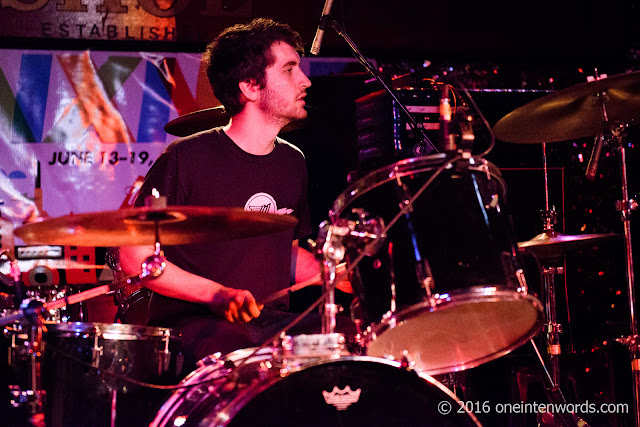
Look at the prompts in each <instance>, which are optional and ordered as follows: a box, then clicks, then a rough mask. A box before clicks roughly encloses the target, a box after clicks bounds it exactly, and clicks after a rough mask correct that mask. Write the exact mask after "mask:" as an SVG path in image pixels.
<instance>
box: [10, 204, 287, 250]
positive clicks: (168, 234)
mask: <svg viewBox="0 0 640 427" xmlns="http://www.w3.org/2000/svg"><path fill="white" fill-rule="evenodd" d="M296 223H297V219H296V218H295V217H292V216H288V215H276V214H268V213H262V212H247V211H245V210H244V209H242V208H221V207H203V206H169V207H167V208H147V207H144V208H132V209H121V210H117V211H106V212H95V213H86V214H73V215H66V216H62V217H58V218H53V219H50V220H45V221H41V222H36V223H32V224H26V225H23V226H22V227H19V228H17V229H16V230H15V232H14V233H15V235H16V236H17V237H19V238H21V239H22V240H23V241H24V242H26V243H27V244H49V245H71V246H137V245H151V244H153V243H155V241H156V237H155V226H156V224H157V226H158V231H159V238H160V242H161V243H162V244H164V245H180V244H187V243H199V242H212V241H220V240H230V239H240V238H245V237H254V236H260V235H264V234H271V233H276V232H279V231H284V230H287V229H289V228H292V227H294V226H295V225H296Z"/></svg>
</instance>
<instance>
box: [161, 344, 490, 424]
mask: <svg viewBox="0 0 640 427" xmlns="http://www.w3.org/2000/svg"><path fill="white" fill-rule="evenodd" d="M260 366H262V367H264V363H262V364H260ZM254 368H255V370H254V373H255V378H254V382H253V383H251V382H248V384H250V385H249V387H248V388H245V387H244V384H240V383H244V381H240V382H237V381H236V382H234V381H232V380H229V381H227V382H226V383H225V384H224V385H222V386H218V387H216V390H212V387H210V388H209V389H208V391H207V393H208V394H209V396H208V398H205V399H201V400H200V405H196V406H195V407H194V406H191V410H190V411H189V413H188V414H187V413H182V414H181V411H180V408H176V409H177V410H176V411H174V413H173V416H172V417H170V419H166V418H165V420H166V421H168V424H166V425H178V424H180V425H185V426H196V425H197V426H211V425H215V426H229V427H246V426H252V425H261V426H279V427H287V426H298V427H299V426H309V427H310V426H318V427H320V426H322V427H326V426H363V427H364V426H366V427H369V426H372V425H388V426H407V425H413V426H416V425H425V426H478V425H480V424H479V422H478V421H477V419H476V418H475V416H474V415H473V414H471V413H469V412H467V411H466V410H465V408H464V407H462V406H461V405H460V403H458V402H459V400H458V399H457V398H456V397H455V396H454V395H453V394H452V393H451V392H450V391H449V390H448V389H447V388H446V387H444V386H443V385H442V384H440V383H439V382H437V381H436V380H434V379H433V378H431V377H429V376H426V375H423V376H419V375H418V374H417V373H415V372H414V371H408V370H405V369H401V368H400V367H399V364H398V363H397V362H393V361H389V360H384V359H376V358H371V357H345V358H342V359H337V360H330V361H323V362H319V363H315V364H312V365H303V366H302V368H300V369H299V370H296V371H294V372H289V373H288V374H284V376H281V375H280V374H277V372H278V371H279V370H275V371H272V372H274V373H275V375H274V376H273V377H271V378H268V379H263V380H261V381H260V380H258V379H257V377H258V376H259V375H258V372H257V371H258V370H260V367H259V366H255V367H254ZM279 372H282V371H279ZM262 374H264V372H263V373H262ZM232 376H233V374H231V375H230V377H232ZM241 376H243V375H241ZM194 379H195V377H194ZM228 389H234V390H235V391H234V393H235V394H234V395H233V396H226V397H225V392H224V391H225V390H228ZM190 393H191V394H193V393H197V392H196V391H191V392H187V394H186V395H188V394H190ZM232 394H233V393H232ZM186 398H187V399H189V396H187V397H186ZM205 402H206V404H204V405H203V403H205ZM176 421H177V422H178V424H176Z"/></svg>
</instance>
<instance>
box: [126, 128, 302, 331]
mask: <svg viewBox="0 0 640 427" xmlns="http://www.w3.org/2000/svg"><path fill="white" fill-rule="evenodd" d="M153 188H156V189H157V190H158V191H159V193H160V195H161V196H166V197H167V204H168V205H169V206H177V205H190V206H218V207H241V208H244V209H245V210H246V211H260V212H267V213H277V214H283V215H294V216H295V217H296V218H297V219H298V224H297V226H296V227H295V229H290V230H287V231H283V232H279V233H273V234H267V235H264V236H258V237H251V238H244V239H237V240H228V241H219V242H203V243H198V244H189V245H179V246H178V245H176V246H163V250H164V253H165V255H166V256H167V259H168V260H169V261H171V262H173V263H174V264H176V265H177V266H179V267H181V268H183V269H184V270H187V271H189V272H191V273H195V274H197V275H199V276H203V277H206V278H208V279H212V280H215V281H216V282H219V283H221V284H222V285H224V286H228V287H232V288H237V289H248V290H249V291H251V293H252V294H253V295H254V296H255V298H256V299H257V300H258V301H259V300H260V299H262V298H264V297H266V296H267V295H270V294H271V293H273V292H276V291H278V290H280V289H283V288H284V287H286V286H288V285H289V279H290V268H291V242H292V241H293V240H294V239H297V238H301V237H304V236H306V235H308V234H309V233H310V232H311V227H310V218H309V208H308V203H307V168H306V164H305V159H304V156H303V154H302V152H301V151H300V150H299V149H297V148H296V147H294V146H293V145H291V144H289V143H287V142H286V141H284V140H282V139H280V138H278V139H277V140H276V142H275V146H274V149H273V151H272V152H271V153H269V154H266V155H263V156H256V155H252V154H249V153H247V152H245V151H243V150H242V149H241V148H240V147H238V146H237V145H236V144H235V143H234V142H233V141H232V140H231V139H230V138H229V137H228V136H227V135H226V134H225V133H224V131H223V130H222V128H215V129H212V130H210V131H205V132H200V133H198V134H195V135H192V136H190V137H187V138H183V139H178V140H176V141H174V142H173V143H171V144H170V145H169V146H168V147H167V149H166V150H165V152H164V153H163V154H162V155H161V156H160V157H159V158H158V159H157V160H156V162H155V163H154V165H153V166H152V168H151V169H150V170H149V173H148V174H147V176H146V178H145V182H144V184H143V186H142V188H141V189H140V193H139V194H138V197H137V199H136V203H135V204H136V206H144V198H145V197H146V196H148V195H150V194H151V191H152V189H153ZM160 242H161V243H162V230H160ZM184 286H189V284H188V283H185V284H184ZM286 305H287V302H286V301H282V300H281V301H280V302H279V307H281V308H284V307H286ZM204 312H207V310H206V308H205V307H204V306H201V305H198V304H193V303H188V302H186V301H180V300H177V299H174V298H168V297H164V296H161V295H159V294H156V293H154V294H153V296H152V298H151V302H150V304H149V323H150V324H155V325H162V324H165V325H167V326H170V324H171V323H174V322H175V321H176V320H178V319H177V318H176V317H181V316H184V315H196V314H202V313H204Z"/></svg>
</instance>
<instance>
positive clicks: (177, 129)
mask: <svg viewBox="0 0 640 427" xmlns="http://www.w3.org/2000/svg"><path fill="white" fill-rule="evenodd" d="M306 122H307V119H301V120H296V121H294V122H291V123H289V124H288V125H286V126H285V127H284V128H282V130H281V131H280V133H286V132H291V131H294V130H298V129H302V128H303V127H304V126H305V125H306ZM227 123H229V115H228V114H227V112H226V111H225V109H224V107H223V106H222V105H220V106H218V107H213V108H206V109H204V110H199V111H194V112H192V113H189V114H185V115H183V116H180V117H178V118H175V119H173V120H171V121H170V122H169V123H167V124H166V125H164V130H165V131H166V132H167V133H169V134H171V135H175V136H189V135H193V134H194V133H197V132H202V131H203V130H209V129H213V128H214V127H217V126H224V125H226V124H227Z"/></svg>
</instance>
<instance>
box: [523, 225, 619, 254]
mask: <svg viewBox="0 0 640 427" xmlns="http://www.w3.org/2000/svg"><path fill="white" fill-rule="evenodd" d="M618 237H620V235H618V234H613V233H611V234H578V235H575V236H571V235H568V234H562V233H558V232H557V231H553V230H547V231H545V232H543V233H541V234H538V235H537V236H536V237H534V238H533V239H531V240H527V241H526V242H518V247H519V248H521V249H527V250H529V251H531V252H533V254H534V255H536V256H537V257H538V258H557V257H560V256H562V255H564V254H565V253H567V252H571V251H574V250H578V249H582V248H586V247H588V246H594V245H598V244H600V243H605V242H606V241H609V240H611V239H615V238H618Z"/></svg>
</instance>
